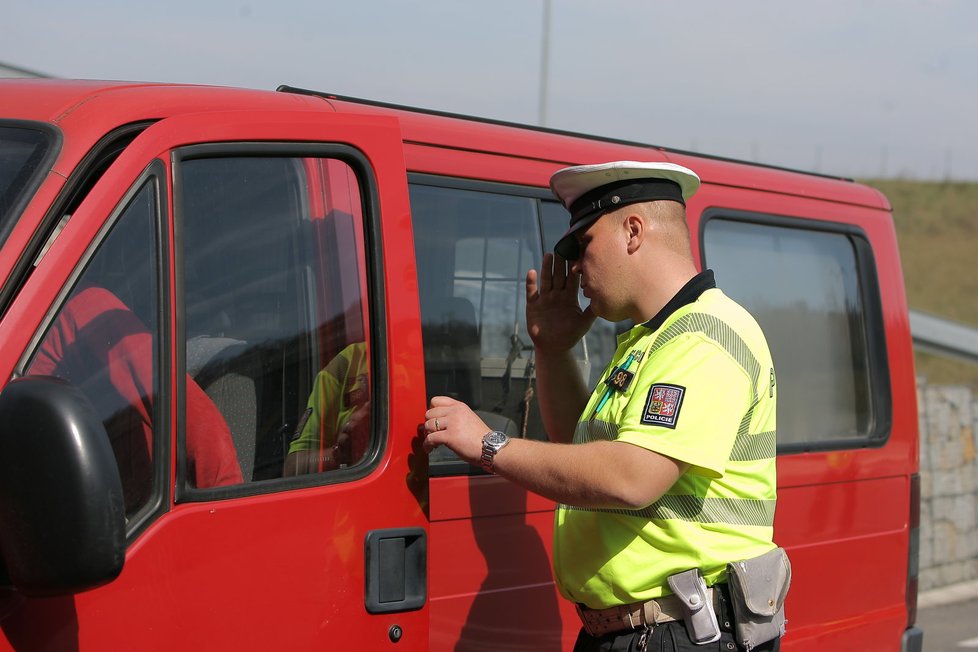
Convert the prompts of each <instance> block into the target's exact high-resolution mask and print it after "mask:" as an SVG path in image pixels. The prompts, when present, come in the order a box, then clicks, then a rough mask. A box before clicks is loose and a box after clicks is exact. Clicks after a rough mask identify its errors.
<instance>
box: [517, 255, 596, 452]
mask: <svg viewBox="0 0 978 652" xmlns="http://www.w3.org/2000/svg"><path fill="white" fill-rule="evenodd" d="M579 290H580V276H579V275H578V274H575V273H574V272H573V271H571V270H570V269H569V265H568V264H567V262H566V261H565V260H564V259H563V258H562V257H561V256H559V255H554V254H550V253H548V254H545V255H544V257H543V265H542V266H541V269H540V271H539V273H538V272H537V270H535V269H531V270H530V271H529V272H528V273H527V275H526V323H527V328H528V330H529V333H530V337H531V338H532V340H533V345H534V362H535V365H536V374H537V381H538V382H537V400H538V403H539V405H540V415H541V416H542V417H543V425H544V428H545V429H546V431H547V435H548V437H549V438H550V440H551V441H555V442H564V443H569V442H570V441H571V440H572V439H573V437H574V428H575V426H576V424H577V420H578V417H579V416H580V414H581V411H582V410H583V409H584V406H585V405H586V404H587V399H588V393H589V391H588V388H587V387H586V386H585V384H584V379H583V377H582V376H581V371H580V368H579V367H578V365H577V361H576V360H575V359H574V355H573V349H574V346H575V345H576V344H577V343H578V342H579V341H580V340H581V338H582V337H584V335H585V334H586V333H587V331H588V329H590V328H591V324H593V323H594V319H595V315H594V313H593V312H592V311H591V308H590V306H589V307H587V308H585V309H583V310H582V309H581V307H580V304H579V303H578V299H577V296H578V291H579Z"/></svg>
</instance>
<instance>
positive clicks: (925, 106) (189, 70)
mask: <svg viewBox="0 0 978 652" xmlns="http://www.w3.org/2000/svg"><path fill="white" fill-rule="evenodd" d="M0 16H2V19H0V76H41V77H44V76H50V77H67V78H99V79H124V80H141V81H167V82H186V83H198V84H200V83H202V84H218V85H228V86H245V87H252V88H264V89H274V88H276V87H277V86H278V85H279V84H289V85H293V86H299V87H306V88H312V89H317V90H322V91H328V92H331V93H335V94H340V95H350V96H355V97H361V98H366V99H371V100H379V101H385V102H392V103H398V104H406V105H412V106H418V107H423V108H429V109H437V110H441V111H449V112H456V113H464V114H470V115H474V116H479V117H486V118H494V119H500V120H507V121H513V122H521V123H528V124H535V125H542V126H545V127H549V128H555V129H562V130H570V131H578V132H583V133H588V134H593V135H599V136H608V137H614V138H620V139H626V140H631V141H638V142H644V143H649V144H654V145H660V146H665V147H670V148H675V149H682V150H692V151H697V152H703V153H707V154H712V155H719V156H726V157H732V158H738V159H744V160H749V161H755V162H759V163H765V164H770V165H777V166H786V167H791V168H796V169H802V170H807V171H811V172H817V173H821V174H829V175H835V176H842V177H849V178H853V179H856V180H858V181H860V182H863V183H866V184H869V185H872V186H875V187H877V188H879V189H881V190H882V191H883V192H884V193H885V194H886V195H887V197H888V198H889V199H890V201H891V203H892V204H893V207H894V220H895V223H896V227H897V233H898V237H899V242H900V249H901V256H902V260H903V266H904V274H905V277H906V283H907V291H908V297H909V302H910V307H911V327H912V330H913V333H914V338H915V342H916V346H917V373H918V385H919V395H920V406H921V409H920V414H921V420H920V424H921V475H922V479H923V483H922V485H923V493H924V495H923V525H922V532H921V558H920V564H921V573H920V585H921V589H922V590H927V589H935V588H939V587H946V586H949V585H957V584H962V583H971V585H972V586H978V453H976V450H978V395H976V392H978V330H976V329H978V299H976V297H978V275H976V274H975V273H974V271H973V261H974V260H975V257H976V255H978V215H976V209H978V124H976V123H978V120H976V116H978V28H976V26H978V2H974V1H973V0H821V1H820V2H818V3H801V2H784V1H783V0H736V1H735V2H732V1H730V0H691V1H689V2H665V1H655V0H645V1H636V0H600V1H594V0H592V1H587V0H494V1H493V2H475V1H474V0H419V1H409V0H357V1H355V2H353V1H347V2H341V1H339V0H276V1H275V2H270V1H260V0H207V1H206V2H200V1H198V0H170V2H152V3H151V2H139V1H138V0H125V1H123V0H87V1H86V2H84V3H80V2H77V1H76V0H32V1H31V2H26V1H24V0H19V1H18V0H0Z"/></svg>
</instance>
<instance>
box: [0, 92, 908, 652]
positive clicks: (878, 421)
mask: <svg viewBox="0 0 978 652" xmlns="http://www.w3.org/2000/svg"><path fill="white" fill-rule="evenodd" d="M616 159H635V160H655V161H671V162H675V163H679V164H682V165H685V166H688V167H690V168H692V169H694V170H695V171H696V172H697V173H698V174H699V175H700V176H701V177H702V179H703V185H702V188H701V190H700V191H699V192H698V193H697V194H696V196H695V197H694V198H693V199H692V200H691V201H690V202H689V206H688V215H689V222H690V228H691V232H692V234H693V246H694V250H695V251H696V252H697V253H698V255H699V257H700V260H701V264H702V266H703V267H704V268H706V267H709V268H712V269H713V270H715V272H716V276H717V281H718V285H719V286H720V287H722V288H723V289H724V290H725V292H727V293H728V294H729V295H731V296H733V297H734V298H736V299H737V300H738V301H740V302H741V303H743V304H744V305H746V306H747V307H748V308H749V309H750V310H751V311H752V312H753V314H754V315H755V316H756V317H757V319H758V321H759V322H760V323H761V325H762V326H763V327H764V329H765V331H766V333H767V335H768V338H769V341H770V345H771V348H772V352H773V354H774V358H775V362H776V365H777V367H778V375H779V390H780V396H781V402H780V406H779V421H780V424H779V425H780V427H779V432H778V452H779V457H778V480H779V501H778V509H777V516H776V521H775V539H776V541H777V542H778V543H779V544H781V545H783V546H784V547H786V548H787V549H788V551H789V554H790V556H791V559H792V565H793V569H794V582H793V586H792V590H791V593H790V596H789V598H788V604H787V607H786V612H787V615H788V619H789V625H788V634H787V636H786V637H785V638H784V641H783V645H784V649H785V650H790V651H792V652H801V651H803V650H824V649H851V650H920V649H921V641H922V633H921V632H920V630H919V629H918V628H916V627H914V620H915V611H916V574H917V570H916V563H917V562H916V557H917V528H918V523H919V514H918V502H919V481H918V475H917V473H918V433H917V413H916V403H915V389H914V369H913V361H912V351H911V337H910V329H909V320H908V316H907V304H906V298H905V294H904V288H903V283H902V274H901V269H900V261H899V257H898V253H897V245H896V237H895V234H894V227H893V223H892V219H891V214H890V206H889V204H888V202H887V200H886V198H885V197H883V196H882V195H881V194H880V193H878V192H876V191H874V190H872V189H870V188H867V187H865V186H862V185H859V184H857V183H853V182H851V181H848V180H844V179H837V178H830V177H827V176H821V175H814V174H806V173H801V172H796V171H789V170H784V169H778V168H773V167H766V166H760V165H755V164H749V163H745V162H739V161H732V160H727V159H721V158H715V157H708V156H703V155H699V154H693V153H689V152H680V151H673V150H667V149H663V148H658V147H651V146H647V145H641V144H635V143H627V142H620V141H612V140H607V139H599V138H593V137H588V136H583V135H575V134H568V133H562V132H557V131H552V130H543V129H537V128H532V127H524V126H518V125H512V124H504V123H500V122H493V121H487V120H477V119H472V118H467V117H462V116H456V115H449V114H443V113H436V112H431V111H420V110H416V109H409V108H405V107H395V106H387V105H381V104H377V103H370V102H365V101H360V100H354V99H349V98H341V97H336V96H331V95H328V94H320V93H313V92H309V91H304V90H300V89H293V88H287V87H283V88H280V89H279V91H278V92H265V91H254V90H243V89H228V88H209V87H193V86H179V85H158V84H131V83H128V84H127V83H104V82H91V81H85V82H81V81H61V80H29V81H25V80H9V81H0V379H2V381H0V383H2V385H3V389H2V392H0V559H2V573H0V575H2V577H0V586H2V587H3V588H0V648H2V649H11V650H15V649H40V648H44V649H48V648H53V649H75V650H107V649H145V650H151V649H161V650H171V649H236V650H242V649H293V650H300V649H346V648H347V647H351V648H352V647H354V646H355V647H356V649H369V650H383V649H395V650H448V649H455V650H517V649H533V650H555V651H556V650H563V649H568V648H569V647H570V646H571V645H572V643H573V640H574V638H575V636H576V632H577V630H578V628H579V623H578V620H577V616H576V614H575V612H574V609H573V606H572V605H570V604H569V603H567V602H566V601H564V600H562V599H561V598H560V597H559V595H558V594H557V592H556V590H555V588H554V584H553V581H552V577H551V571H550V562H549V553H550V545H551V527H552V518H553V514H552V512H553V504H552V503H550V502H549V501H547V500H544V499H543V498H541V497H539V496H536V495H533V494H531V493H527V492H526V491H524V490H521V489H519V488H517V487H515V486H512V485H510V484H508V483H507V482H505V481H504V480H501V479H499V478H496V477H492V476H487V475H485V474H484V473H482V472H481V471H480V470H479V469H476V468H473V467H471V466H469V465H468V464H465V463H464V462H461V461H459V460H458V459H455V458H453V457H452V456H451V455H450V454H446V453H445V452H441V451H439V452H438V453H436V454H433V455H432V456H431V458H430V459H429V458H428V456H426V455H425V454H424V453H423V451H422V450H421V448H420V439H419V436H418V428H419V426H420V424H421V421H422V419H423V416H422V415H423V412H424V410H425V407H426V404H427V399H428V397H429V396H431V395H436V394H448V395H452V396H456V397H457V398H459V399H462V400H465V401H467V402H468V403H469V404H471V405H472V406H473V407H474V408H476V409H477V410H478V411H479V412H480V414H481V415H482V416H483V418H484V419H485V420H486V421H487V422H488V423H490V424H491V425H492V426H493V427H494V428H497V429H499V430H503V431H506V432H508V433H509V434H511V435H512V436H517V437H531V438H543V437H544V436H545V435H544V432H543V429H542V425H541V421H540V416H539V413H538V410H537V405H536V402H535V400H534V364H533V362H534V361H533V349H532V346H531V345H530V342H529V338H528V337H527V335H526V327H525V322H524V314H523V305H522V303H523V300H522V297H523V290H522V284H523V278H524V276H525V274H526V271H527V269H529V268H531V267H536V266H538V265H539V264H540V261H541V257H542V254H543V252H544V251H547V250H549V249H551V248H552V246H553V244H554V242H555V240H556V238H557V237H558V236H559V235H560V234H561V233H562V232H563V230H564V228H565V226H566V222H567V216H566V214H565V213H564V211H563V210H562V209H561V207H560V206H559V204H558V203H557V202H556V201H555V200H554V198H553V197H552V196H551V194H550V192H549V190H548V188H547V184H548V180H549V177H550V175H551V173H552V172H553V171H554V170H556V169H558V168H560V167H564V166H567V165H574V164H582V163H592V162H599V161H609V160H616ZM628 326H629V324H627V323H625V324H615V323H608V322H601V321H599V322H598V323H596V324H595V326H594V328H593V329H592V331H591V332H590V334H589V335H588V336H587V338H586V339H585V340H584V341H583V342H582V343H581V344H580V345H579V347H578V350H577V359H578V362H579V366H580V371H581V373H582V374H584V375H585V376H586V377H587V378H588V379H589V381H590V382H592V383H594V382H597V378H598V375H599V374H600V372H601V370H602V368H603V365H604V364H605V363H606V362H607V360H608V359H609V358H610V356H611V353H612V352H613V350H614V338H615V335H616V333H618V332H620V331H621V330H622V329H624V328H627V327H628ZM340 424H343V425H342V426H341V425H340ZM350 424H355V425H353V426H351V425H350Z"/></svg>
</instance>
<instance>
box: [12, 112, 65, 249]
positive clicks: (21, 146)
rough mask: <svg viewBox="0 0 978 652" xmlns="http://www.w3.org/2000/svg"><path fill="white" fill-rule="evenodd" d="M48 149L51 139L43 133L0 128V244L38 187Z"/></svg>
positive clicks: (23, 129) (23, 128)
mask: <svg viewBox="0 0 978 652" xmlns="http://www.w3.org/2000/svg"><path fill="white" fill-rule="evenodd" d="M51 147H52V138H51V136H50V134H48V133H45V132H44V131H41V130H39V129H33V128H30V127H23V126H19V125H18V126H13V125H3V124H0V241H2V240H4V239H6V235H7V233H9V232H10V230H11V229H12V228H13V223H14V221H15V220H16V218H17V213H19V211H21V210H23V207H24V204H25V203H26V202H27V200H28V199H29V197H30V195H31V193H33V191H34V190H36V189H37V186H38V185H39V184H40V181H41V179H40V177H41V175H43V174H44V170H43V166H42V162H43V161H44V160H45V158H46V155H47V154H48V153H49V151H50V150H51Z"/></svg>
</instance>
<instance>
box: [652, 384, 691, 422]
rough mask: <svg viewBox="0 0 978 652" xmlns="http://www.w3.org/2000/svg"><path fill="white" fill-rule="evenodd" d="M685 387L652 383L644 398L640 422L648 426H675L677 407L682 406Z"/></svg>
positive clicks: (677, 419) (677, 415)
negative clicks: (647, 394) (646, 396)
mask: <svg viewBox="0 0 978 652" xmlns="http://www.w3.org/2000/svg"><path fill="white" fill-rule="evenodd" d="M685 394H686V388H685V387H682V386H680V385H668V384H665V383H660V384H657V385H652V387H651V388H650V389H649V397H648V398H647V399H645V410H644V411H643V412H642V423H644V424H647V425H650V426H662V427H664V428H675V427H676V422H677V421H679V408H681V407H682V406H683V396H684V395H685Z"/></svg>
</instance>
